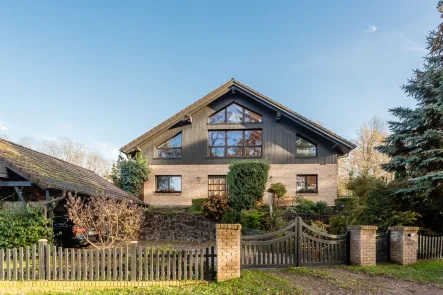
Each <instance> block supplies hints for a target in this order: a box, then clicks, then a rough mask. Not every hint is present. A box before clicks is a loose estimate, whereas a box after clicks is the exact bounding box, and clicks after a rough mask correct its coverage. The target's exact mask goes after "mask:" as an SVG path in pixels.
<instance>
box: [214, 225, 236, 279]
mask: <svg viewBox="0 0 443 295" xmlns="http://www.w3.org/2000/svg"><path fill="white" fill-rule="evenodd" d="M216 230H217V237H216V246H217V281H219V282H221V281H226V280H230V279H235V278H239V277H240V252H241V251H240V247H241V245H240V239H241V238H240V236H241V225H240V224H217V225H216Z"/></svg>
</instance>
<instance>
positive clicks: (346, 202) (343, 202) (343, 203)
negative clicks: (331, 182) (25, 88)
mask: <svg viewBox="0 0 443 295" xmlns="http://www.w3.org/2000/svg"><path fill="white" fill-rule="evenodd" d="M334 203H335V207H336V208H338V209H340V210H344V209H345V208H346V209H347V210H350V209H352V208H357V207H358V205H359V203H360V199H359V198H358V197H340V198H337V199H335V200H334Z"/></svg>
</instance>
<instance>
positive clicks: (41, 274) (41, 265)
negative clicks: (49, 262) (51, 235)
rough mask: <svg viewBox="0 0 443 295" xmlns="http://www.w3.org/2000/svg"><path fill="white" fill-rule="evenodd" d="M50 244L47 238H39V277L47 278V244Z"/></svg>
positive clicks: (41, 278)
mask: <svg viewBox="0 0 443 295" xmlns="http://www.w3.org/2000/svg"><path fill="white" fill-rule="evenodd" d="M47 244H48V240H47V239H40V240H38V279H39V280H44V279H45V271H46V265H45V246H46V245H47Z"/></svg>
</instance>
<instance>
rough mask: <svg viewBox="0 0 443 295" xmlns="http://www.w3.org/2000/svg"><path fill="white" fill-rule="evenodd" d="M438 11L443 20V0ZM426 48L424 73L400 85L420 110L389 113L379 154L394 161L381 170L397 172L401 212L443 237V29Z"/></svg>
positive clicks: (401, 109)
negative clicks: (391, 117) (413, 214)
mask: <svg viewBox="0 0 443 295" xmlns="http://www.w3.org/2000/svg"><path fill="white" fill-rule="evenodd" d="M437 9H438V11H439V12H440V13H441V14H442V18H443V1H442V0H440V1H439V3H438V5H437ZM427 44H428V46H427V49H428V50H429V53H428V54H427V55H426V57H425V58H424V65H423V69H421V70H419V69H417V70H415V71H414V72H413V77H412V78H411V79H410V80H408V83H407V84H406V85H403V86H402V89H403V90H404V91H405V93H406V94H407V95H408V96H410V97H413V98H414V99H415V100H416V101H417V105H416V107H415V108H413V109H411V108H405V107H397V108H394V109H391V110H390V112H391V113H392V114H393V115H394V116H396V117H397V118H398V121H395V122H394V121H391V122H388V124H389V128H390V130H391V135H390V136H388V137H387V138H386V139H385V140H384V142H383V146H381V147H379V151H381V152H383V153H385V154H387V155H389V156H390V157H391V160H390V161H389V162H388V163H386V164H384V165H383V168H384V169H385V170H387V171H389V172H394V173H395V180H394V182H393V183H392V185H393V189H394V193H395V194H396V195H397V197H398V198H399V200H402V201H401V202H399V207H402V208H401V209H402V210H413V211H416V212H418V213H420V214H421V216H422V217H421V218H420V219H419V222H420V224H419V225H420V226H422V227H426V228H429V229H432V230H434V231H437V232H443V24H440V25H439V27H438V29H437V30H436V31H433V32H431V33H430V34H429V36H428V37H427Z"/></svg>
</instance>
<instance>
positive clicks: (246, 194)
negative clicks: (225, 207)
mask: <svg viewBox="0 0 443 295" xmlns="http://www.w3.org/2000/svg"><path fill="white" fill-rule="evenodd" d="M268 172H269V163H268V162H266V161H262V160H260V161H253V160H242V161H234V162H232V163H231V164H230V165H229V172H228V174H227V176H226V179H227V183H228V187H229V192H228V193H229V201H230V204H231V206H232V207H233V208H234V209H235V210H237V211H241V210H243V209H253V208H255V206H256V205H257V201H260V200H262V198H263V193H264V192H265V189H266V182H267V181H268Z"/></svg>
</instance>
